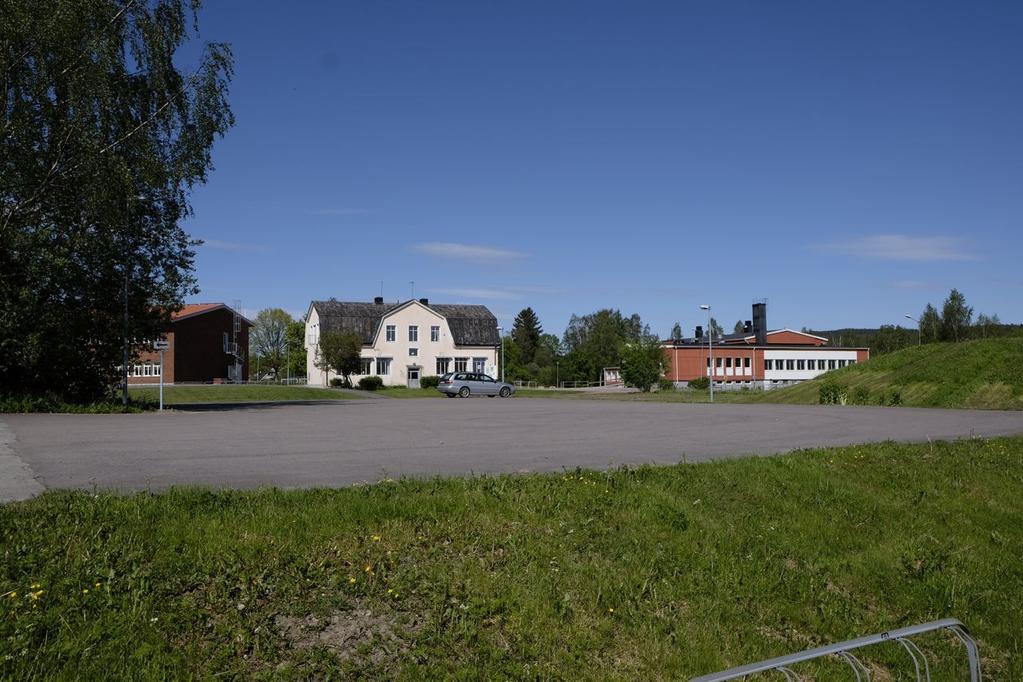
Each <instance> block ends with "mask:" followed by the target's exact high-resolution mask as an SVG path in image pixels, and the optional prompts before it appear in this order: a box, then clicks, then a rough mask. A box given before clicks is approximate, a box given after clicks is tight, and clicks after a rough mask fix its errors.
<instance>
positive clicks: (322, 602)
mask: <svg viewBox="0 0 1023 682" xmlns="http://www.w3.org/2000/svg"><path fill="white" fill-rule="evenodd" d="M0 547H2V551H0V677H2V678H5V679H26V678H33V677H39V678H65V679H100V678H132V679H165V678H174V679H178V678H184V677H190V676H194V677H201V678H209V677H214V676H223V677H232V678H244V679H250V678H256V679H259V678H271V677H272V678H275V679H309V678H313V679H324V678H329V677H365V678H370V679H379V678H399V679H409V680H419V679H437V678H456V679H488V678H515V679H521V678H531V679H573V680H574V679H680V678H685V677H686V676H689V675H695V674H702V673H706V672H711V671H713V670H716V669H721V668H724V667H728V666H731V665H736V664H740V663H743V662H748V661H751V660H756V659H760V658H764V657H768V656H773V655H779V654H782V653H787V652H792V651H796V650H800V649H803V648H806V647H809V646H813V645H818V644H821V643H825V642H830V641H837V640H841V639H846V638H850V637H853V636H857V635H861V634H865V633H869V632H877V631H883V630H886V629H889V628H893V627H897V626H901V625H906V624H910V623H916V622H921V621H926V620H931V619H936V618H939V617H949V616H951V617H957V618H960V619H962V620H963V621H964V622H965V623H966V624H967V625H968V626H969V627H970V628H971V629H972V631H973V633H974V634H975V635H976V636H977V637H978V639H979V641H980V647H981V652H982V654H983V656H984V664H985V671H984V672H985V679H994V680H1018V679H1023V635H1021V632H1020V629H1019V624H1020V604H1021V603H1023V565H1021V563H1020V561H1019V557H1020V556H1023V438H1015V439H996V440H990V441H981V440H971V441H962V442H956V443H933V444H924V445H896V444H880V445H873V446H862V447H847V448H840V449H827V450H812V451H803V452H798V453H794V454H790V455H785V456H779V457H772V458H748V459H739V460H729V461H720V462H714V463H701V464H681V465H678V466H672V467H649V468H641V469H638V470H632V471H629V470H617V471H611V472H607V473H599V474H598V473H593V472H571V473H565V474H563V475H528V476H503V477H495V478H476V479H438V480H429V481H386V482H381V483H379V484H376V485H371V486H365V487H355V488H349V489H342V490H314V491H289V492H285V491H277V490H266V491H255V492H212V491H203V490H171V491H168V492H166V493H161V494H138V495H132V496H116V495H109V494H98V495H93V494H88V493H61V492H49V493H46V494H44V495H43V496H41V497H39V498H36V499H34V500H31V501H28V502H22V503H12V504H8V505H2V506H0ZM919 643H920V644H921V645H922V646H923V647H924V648H925V649H927V650H928V651H929V652H930V653H931V670H932V673H934V679H940V680H950V679H965V677H964V673H965V655H964V653H963V650H962V648H961V647H958V648H957V647H955V646H954V645H953V644H952V643H951V642H950V640H949V639H948V638H946V637H940V636H931V637H924V638H921V639H920V640H919ZM864 655H865V658H866V660H867V661H868V664H869V665H871V666H878V665H901V666H902V667H901V669H902V670H903V671H905V670H906V669H907V666H908V664H909V662H908V659H907V658H905V657H904V654H901V653H900V649H899V648H898V647H897V646H896V645H894V644H891V645H884V646H881V647H879V648H875V649H872V650H870V651H866V652H864ZM801 670H803V671H804V672H816V673H818V674H819V677H818V679H850V677H849V676H848V671H845V673H844V676H841V677H840V676H839V675H838V673H837V669H835V668H823V669H815V668H814V667H812V666H811V667H808V668H807V667H804V668H801ZM879 679H889V678H886V677H879ZM893 679H910V678H909V676H906V675H903V676H897V677H894V678H893Z"/></svg>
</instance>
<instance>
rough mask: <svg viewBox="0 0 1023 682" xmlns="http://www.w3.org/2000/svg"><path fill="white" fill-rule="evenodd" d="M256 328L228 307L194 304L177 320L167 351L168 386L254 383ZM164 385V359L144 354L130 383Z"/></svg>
mask: <svg viewBox="0 0 1023 682" xmlns="http://www.w3.org/2000/svg"><path fill="white" fill-rule="evenodd" d="M251 326H252V322H250V321H249V320H248V319H246V318H245V317H243V316H242V315H241V314H240V313H238V312H237V311H235V310H233V309H231V308H229V307H228V306H226V305H224V304H223V303H190V304H188V305H186V306H185V307H184V308H182V309H181V310H179V311H178V312H176V313H174V314H173V315H172V316H171V328H170V331H169V332H168V333H167V335H166V337H165V338H166V340H167V342H168V345H169V347H168V349H167V350H166V351H164V367H163V381H164V383H165V384H174V383H179V384H182V383H226V382H231V381H246V380H248V378H249V362H248V354H247V353H246V352H245V351H246V349H247V348H248V347H249V327H251ZM159 382H160V353H159V352H156V351H143V352H141V353H140V354H139V356H138V357H137V358H136V360H135V363H134V364H133V365H132V366H131V367H129V370H128V383H129V384H132V385H137V384H156V383H159Z"/></svg>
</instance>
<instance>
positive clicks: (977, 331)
mask: <svg viewBox="0 0 1023 682" xmlns="http://www.w3.org/2000/svg"><path fill="white" fill-rule="evenodd" d="M1001 326H1002V321H1001V320H999V319H998V314H997V313H996V314H994V315H990V316H988V315H985V314H984V313H981V314H979V315H977V322H976V323H975V324H974V325H973V328H974V334H973V335H974V336H975V337H977V338H981V339H986V338H988V337H990V336H998V334H999V327H1001Z"/></svg>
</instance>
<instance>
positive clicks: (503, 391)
mask: <svg viewBox="0 0 1023 682" xmlns="http://www.w3.org/2000/svg"><path fill="white" fill-rule="evenodd" d="M510 395H511V389H510V388H508V387H507V386H505V387H504V388H502V389H501V397H502V398H507V397H508V396H510Z"/></svg>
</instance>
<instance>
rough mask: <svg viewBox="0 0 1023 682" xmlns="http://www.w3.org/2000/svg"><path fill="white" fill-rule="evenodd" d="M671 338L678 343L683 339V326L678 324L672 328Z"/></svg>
mask: <svg viewBox="0 0 1023 682" xmlns="http://www.w3.org/2000/svg"><path fill="white" fill-rule="evenodd" d="M671 338H672V340H673V341H678V340H679V339H681V338H682V325H681V324H679V323H678V322H676V323H675V326H674V327H672V328H671Z"/></svg>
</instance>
